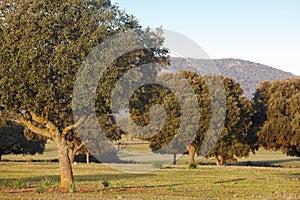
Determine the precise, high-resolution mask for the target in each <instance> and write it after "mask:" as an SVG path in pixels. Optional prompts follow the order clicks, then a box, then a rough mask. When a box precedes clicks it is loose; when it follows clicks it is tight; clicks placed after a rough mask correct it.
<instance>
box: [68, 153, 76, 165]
mask: <svg viewBox="0 0 300 200" xmlns="http://www.w3.org/2000/svg"><path fill="white" fill-rule="evenodd" d="M69 155H70V156H69V157H70V162H71V163H72V164H74V161H75V155H76V151H75V150H74V149H70V154H69Z"/></svg>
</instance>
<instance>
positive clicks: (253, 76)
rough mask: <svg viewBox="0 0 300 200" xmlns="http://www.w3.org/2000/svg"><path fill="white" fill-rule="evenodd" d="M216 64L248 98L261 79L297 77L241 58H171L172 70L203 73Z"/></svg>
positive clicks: (271, 79)
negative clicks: (237, 84) (239, 86)
mask: <svg viewBox="0 0 300 200" xmlns="http://www.w3.org/2000/svg"><path fill="white" fill-rule="evenodd" d="M212 66H216V67H217V69H218V71H219V74H221V75H223V76H225V77H228V78H233V79H235V80H236V81H237V82H238V83H240V85H241V87H242V88H243V90H244V92H245V96H246V97H247V98H248V99H252V98H253V94H254V93H255V89H256V88H257V86H258V84H259V83H260V82H261V81H265V80H269V81H274V80H283V79H286V78H291V77H295V75H294V74H292V73H289V72H284V71H281V70H279V69H275V68H273V67H269V66H266V65H262V64H259V63H255V62H250V61H246V60H240V59H232V58H228V59H212V60H202V59H191V58H189V59H184V58H174V57H173V58H171V67H170V69H169V70H170V71H179V70H184V69H185V70H187V69H189V70H195V69H196V70H197V71H199V72H200V73H201V74H206V73H208V72H211V67H212Z"/></svg>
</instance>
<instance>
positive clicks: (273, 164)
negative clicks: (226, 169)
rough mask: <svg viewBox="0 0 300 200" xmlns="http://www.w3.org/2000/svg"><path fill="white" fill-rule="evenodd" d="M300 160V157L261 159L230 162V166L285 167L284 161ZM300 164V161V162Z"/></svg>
mask: <svg viewBox="0 0 300 200" xmlns="http://www.w3.org/2000/svg"><path fill="white" fill-rule="evenodd" d="M292 162H300V158H290V159H284V160H261V161H245V162H237V163H234V164H230V166H253V167H283V166H282V165H281V164H283V163H292ZM299 165H300V163H299Z"/></svg>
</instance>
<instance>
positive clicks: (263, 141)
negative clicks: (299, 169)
mask: <svg viewBox="0 0 300 200" xmlns="http://www.w3.org/2000/svg"><path fill="white" fill-rule="evenodd" d="M299 91H300V79H299V78H293V79H286V80H282V81H274V82H272V83H270V82H263V83H261V84H260V86H259V87H258V88H257V91H256V93H255V98H254V103H255V115H254V117H255V118H256V121H254V120H253V122H254V123H253V127H252V129H254V130H255V131H256V132H257V137H258V144H259V145H260V146H262V147H264V148H266V149H272V150H281V151H283V152H284V153H286V154H287V155H291V156H300V132H299V127H300V126H299V112H300V104H299V103H300V98H299V97H300V92H299Z"/></svg>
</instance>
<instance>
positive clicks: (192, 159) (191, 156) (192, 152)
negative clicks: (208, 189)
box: [187, 144, 196, 164]
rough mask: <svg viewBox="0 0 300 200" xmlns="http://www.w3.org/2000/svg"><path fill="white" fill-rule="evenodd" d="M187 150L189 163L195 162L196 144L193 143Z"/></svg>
mask: <svg viewBox="0 0 300 200" xmlns="http://www.w3.org/2000/svg"><path fill="white" fill-rule="evenodd" d="M187 150H188V152H189V164H190V163H195V153H196V148H195V146H194V145H192V144H191V145H189V146H187Z"/></svg>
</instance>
